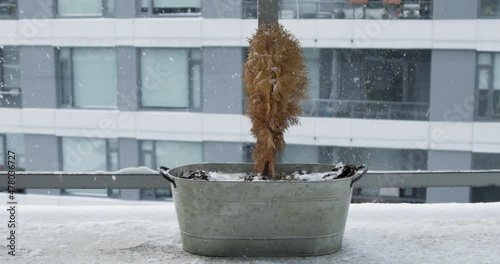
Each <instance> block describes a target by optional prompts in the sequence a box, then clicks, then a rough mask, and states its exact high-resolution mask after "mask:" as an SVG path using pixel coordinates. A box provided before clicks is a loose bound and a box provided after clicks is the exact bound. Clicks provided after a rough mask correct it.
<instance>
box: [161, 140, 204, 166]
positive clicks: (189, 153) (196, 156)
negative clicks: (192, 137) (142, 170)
mask: <svg viewBox="0 0 500 264" xmlns="http://www.w3.org/2000/svg"><path fill="white" fill-rule="evenodd" d="M156 159H157V164H156V165H157V166H165V165H168V166H170V167H171V168H173V167H177V166H182V165H187V164H191V163H199V162H202V161H203V150H202V145H201V143H199V142H175V141H158V142H156Z"/></svg>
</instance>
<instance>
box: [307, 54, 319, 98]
mask: <svg viewBox="0 0 500 264" xmlns="http://www.w3.org/2000/svg"><path fill="white" fill-rule="evenodd" d="M304 56H305V58H306V64H307V73H308V77H309V81H310V82H309V97H310V98H311V99H319V82H320V72H319V49H304Z"/></svg>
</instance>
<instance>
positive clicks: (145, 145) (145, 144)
mask: <svg viewBox="0 0 500 264" xmlns="http://www.w3.org/2000/svg"><path fill="white" fill-rule="evenodd" d="M142 150H143V151H146V150H153V141H152V140H145V141H142Z"/></svg>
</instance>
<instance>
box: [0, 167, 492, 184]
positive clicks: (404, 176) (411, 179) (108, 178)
mask: <svg viewBox="0 0 500 264" xmlns="http://www.w3.org/2000/svg"><path fill="white" fill-rule="evenodd" d="M8 175H9V174H8V172H6V171H0V188H8V185H9V184H8ZM495 186H498V187H500V170H476V171H472V170H463V171H370V172H368V173H367V175H365V176H364V177H363V178H362V179H361V180H360V181H358V182H356V183H355V184H354V188H424V187H495ZM14 187H15V188H16V189H144V188H170V183H169V182H167V181H166V180H164V179H163V178H162V177H161V176H160V175H159V174H156V173H153V172H151V173H142V174H120V173H115V172H106V173H84V172H77V173H75V172H30V171H26V172H16V174H15V184H14Z"/></svg>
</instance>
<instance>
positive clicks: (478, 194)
mask: <svg viewBox="0 0 500 264" xmlns="http://www.w3.org/2000/svg"><path fill="white" fill-rule="evenodd" d="M472 169H473V170H498V169H500V154H498V153H472ZM471 202H473V203H488V202H500V187H473V188H472V193H471Z"/></svg>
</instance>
